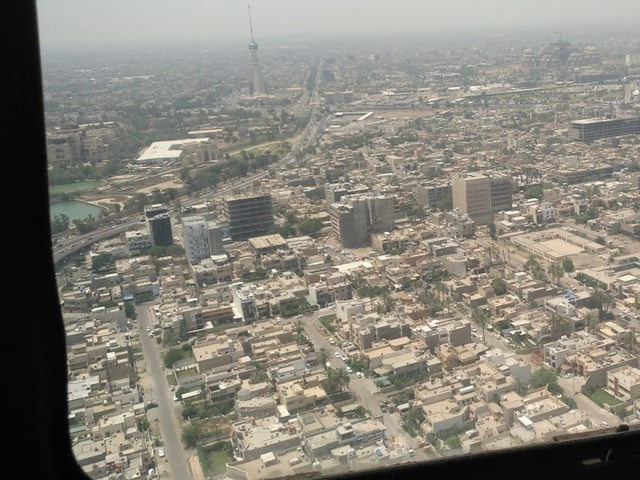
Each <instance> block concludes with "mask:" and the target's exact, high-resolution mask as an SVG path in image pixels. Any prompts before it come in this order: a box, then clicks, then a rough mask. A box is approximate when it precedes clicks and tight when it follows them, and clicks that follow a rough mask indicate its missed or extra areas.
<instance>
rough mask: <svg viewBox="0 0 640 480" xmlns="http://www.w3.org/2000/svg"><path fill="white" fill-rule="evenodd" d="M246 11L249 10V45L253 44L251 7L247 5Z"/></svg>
mask: <svg viewBox="0 0 640 480" xmlns="http://www.w3.org/2000/svg"><path fill="white" fill-rule="evenodd" d="M247 9H248V10H249V31H250V32H251V43H255V41H254V40H253V22H252V21H251V5H247Z"/></svg>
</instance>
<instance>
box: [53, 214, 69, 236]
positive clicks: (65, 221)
mask: <svg viewBox="0 0 640 480" xmlns="http://www.w3.org/2000/svg"><path fill="white" fill-rule="evenodd" d="M68 229H69V215H65V214H64V213H56V214H55V215H54V216H53V220H52V221H51V231H52V232H53V233H60V232H64V231H65V230H68Z"/></svg>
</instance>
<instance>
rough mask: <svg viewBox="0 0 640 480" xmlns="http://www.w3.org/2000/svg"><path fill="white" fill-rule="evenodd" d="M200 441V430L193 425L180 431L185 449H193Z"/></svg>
mask: <svg viewBox="0 0 640 480" xmlns="http://www.w3.org/2000/svg"><path fill="white" fill-rule="evenodd" d="M199 441H200V428H198V427H197V426H195V425H191V426H188V427H186V428H184V429H183V430H182V442H183V443H184V446H185V447H187V448H195V447H197V446H198V442H199Z"/></svg>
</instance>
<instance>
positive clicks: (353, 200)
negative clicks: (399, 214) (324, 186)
mask: <svg viewBox="0 0 640 480" xmlns="http://www.w3.org/2000/svg"><path fill="white" fill-rule="evenodd" d="M329 214H330V216H331V227H332V229H333V232H334V233H335V234H336V236H337V237H338V238H339V239H340V242H341V243H342V245H343V246H344V247H346V248H360V247H365V246H367V245H369V244H370V243H371V234H372V233H376V232H385V231H391V230H393V228H394V226H395V221H394V219H395V215H394V208H393V197H391V196H387V195H369V194H361V195H354V196H345V197H344V198H343V201H342V202H340V203H332V204H331V205H329Z"/></svg>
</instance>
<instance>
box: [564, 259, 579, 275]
mask: <svg viewBox="0 0 640 480" xmlns="http://www.w3.org/2000/svg"><path fill="white" fill-rule="evenodd" d="M562 268H563V269H564V271H565V272H567V273H571V272H573V271H574V270H575V269H576V267H575V266H574V265H573V260H571V258H569V257H564V258H563V259H562Z"/></svg>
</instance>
